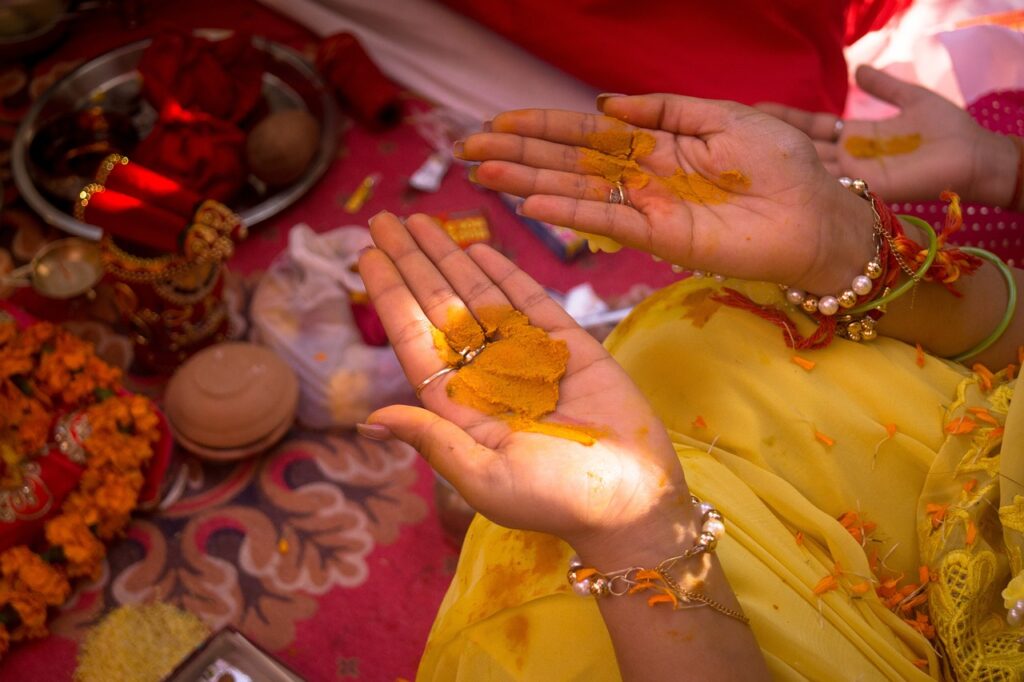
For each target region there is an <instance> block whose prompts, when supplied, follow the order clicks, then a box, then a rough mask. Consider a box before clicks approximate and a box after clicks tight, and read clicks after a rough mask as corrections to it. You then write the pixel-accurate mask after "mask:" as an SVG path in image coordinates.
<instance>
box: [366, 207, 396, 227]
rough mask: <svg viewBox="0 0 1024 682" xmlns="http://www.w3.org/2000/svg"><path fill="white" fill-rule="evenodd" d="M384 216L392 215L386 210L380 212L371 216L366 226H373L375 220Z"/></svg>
mask: <svg viewBox="0 0 1024 682" xmlns="http://www.w3.org/2000/svg"><path fill="white" fill-rule="evenodd" d="M383 215H391V213H390V211H388V210H387V209H385V210H383V211H378V212H377V213H374V214H373V215H372V216H370V219H369V220H367V221H366V224H367V225H373V222H374V221H375V220H377V218H380V217H381V216H383Z"/></svg>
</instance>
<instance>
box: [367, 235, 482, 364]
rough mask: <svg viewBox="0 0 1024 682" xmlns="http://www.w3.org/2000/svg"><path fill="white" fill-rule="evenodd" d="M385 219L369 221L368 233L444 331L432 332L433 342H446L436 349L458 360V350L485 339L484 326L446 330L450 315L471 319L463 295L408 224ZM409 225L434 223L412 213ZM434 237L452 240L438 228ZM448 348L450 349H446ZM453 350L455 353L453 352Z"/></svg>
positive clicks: (446, 357)
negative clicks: (454, 331) (446, 276)
mask: <svg viewBox="0 0 1024 682" xmlns="http://www.w3.org/2000/svg"><path fill="white" fill-rule="evenodd" d="M391 217H392V220H387V219H385V218H383V217H378V218H375V219H374V220H373V221H372V222H371V224H370V235H371V236H372V237H373V241H374V243H375V244H376V245H377V248H379V249H381V250H382V251H383V252H384V253H386V254H387V255H388V257H389V258H390V259H391V261H392V263H394V265H395V268H396V269H397V270H398V272H399V273H400V275H401V278H402V280H403V281H404V283H405V286H406V287H407V288H408V289H409V291H410V292H411V293H412V296H413V298H415V300H416V302H417V304H418V305H419V307H420V309H421V310H422V311H423V312H424V313H426V316H427V319H429V320H430V322H431V323H432V324H433V325H434V327H435V328H436V329H439V330H443V331H444V332H445V334H443V335H440V336H439V335H437V334H436V333H435V334H434V340H435V342H437V341H440V340H442V339H443V338H444V336H445V335H447V336H448V338H447V345H448V346H450V349H449V348H445V344H444V343H438V344H436V345H438V351H439V352H440V353H441V355H442V356H443V357H445V359H447V360H448V361H449V362H450V363H455V362H457V361H458V360H459V353H461V352H463V351H467V350H472V349H474V348H478V347H479V346H481V345H482V344H483V342H484V333H483V329H482V328H480V327H479V325H476V326H475V327H474V326H473V325H463V324H460V325H458V327H457V329H458V330H459V333H458V334H457V335H455V336H452V335H451V334H449V333H448V329H449V328H450V327H453V325H452V319H453V318H456V317H457V318H459V319H462V318H470V319H472V314H471V313H470V312H469V308H468V307H467V306H466V304H465V302H464V301H463V300H462V298H461V297H460V296H459V295H458V293H456V291H455V290H454V289H453V288H452V286H451V283H450V282H448V280H447V279H446V278H445V276H444V275H443V274H442V273H441V271H440V270H439V269H438V267H437V265H436V264H435V263H434V262H433V261H431V259H430V257H429V256H427V254H425V253H424V252H423V249H422V248H420V245H419V243H417V241H416V239H415V238H413V236H412V234H411V233H410V231H409V227H407V226H406V225H404V224H402V223H401V222H400V221H398V220H397V219H394V217H393V216H391ZM408 222H409V223H410V224H417V225H419V226H420V228H421V229H423V228H425V227H426V226H425V225H424V223H430V222H433V219H432V218H430V217H429V216H425V215H414V216H411V217H410V218H409V219H408ZM432 238H433V239H435V240H437V241H440V242H441V243H442V244H448V243H452V245H453V246H454V243H453V242H452V240H451V238H450V237H449V236H448V235H447V234H446V233H445V232H444V231H443V230H441V229H440V228H439V227H438V228H436V229H435V231H434V235H433V237H432ZM449 350H450V351H451V352H449ZM452 353H454V355H452Z"/></svg>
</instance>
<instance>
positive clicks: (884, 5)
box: [846, 0, 913, 45]
mask: <svg viewBox="0 0 1024 682" xmlns="http://www.w3.org/2000/svg"><path fill="white" fill-rule="evenodd" d="M912 2H913V0H848V2H847V5H846V44H847V45H852V44H853V43H855V42H856V41H857V40H859V39H860V38H862V37H863V36H865V35H867V34H868V33H870V32H871V31H877V30H878V29H880V28H882V27H883V26H885V25H886V23H888V21H889V20H890V19H892V18H893V17H894V16H896V15H897V14H899V13H900V12H902V11H903V10H905V9H907V8H908V7H910V5H911V3H912Z"/></svg>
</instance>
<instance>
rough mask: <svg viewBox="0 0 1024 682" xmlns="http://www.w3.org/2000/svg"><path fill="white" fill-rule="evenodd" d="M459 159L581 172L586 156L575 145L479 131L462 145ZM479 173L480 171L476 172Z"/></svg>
mask: <svg viewBox="0 0 1024 682" xmlns="http://www.w3.org/2000/svg"><path fill="white" fill-rule="evenodd" d="M459 158H461V159H464V160H466V161H483V162H488V161H511V162H513V163H519V164H523V165H525V166H531V167H533V168H546V169H548V170H557V171H568V172H579V171H580V170H581V169H582V167H583V166H582V162H583V157H582V154H581V151H580V150H579V149H578V148H577V147H575V146H570V145H565V144H559V143H557V142H548V141H546V140H538V139H535V138H532V137H524V136H521V135H507V134H497V133H480V134H477V135H470V136H469V137H467V138H466V139H465V141H464V142H463V144H462V152H461V154H460V156H459ZM477 172H478V174H479V170H478V171H477Z"/></svg>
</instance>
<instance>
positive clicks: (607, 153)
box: [579, 128, 750, 204]
mask: <svg viewBox="0 0 1024 682" xmlns="http://www.w3.org/2000/svg"><path fill="white" fill-rule="evenodd" d="M655 143H656V141H655V139H654V136H653V135H651V134H650V133H648V132H646V131H643V130H633V131H630V130H628V129H624V128H623V129H618V128H611V129H609V130H603V131H600V132H596V133H591V134H589V135H587V144H588V145H589V146H588V147H580V148H579V151H580V154H581V157H582V158H581V165H582V166H583V170H585V171H586V172H588V173H592V174H594V175H600V176H601V177H602V178H604V179H605V180H607V181H608V182H621V183H622V184H623V185H625V186H626V187H627V188H629V189H640V188H641V187H646V186H647V183H648V182H650V180H651V177H652V176H651V175H650V174H649V173H647V172H646V171H644V170H643V169H642V168H640V164H639V163H638V160H639V159H642V158H644V157H645V156H649V155H650V154H651V153H652V152H654V148H655ZM654 177H657V179H658V180H660V181H661V182H662V184H663V185H665V186H666V187H667V188H668V189H670V190H671V191H672V192H673V193H674V194H675V195H676V196H678V197H679V198H680V199H682V200H684V201H692V202H696V203H700V204H721V203H723V202H725V201H727V200H728V198H729V194H730V192H732V191H735V190H737V189H743V188H747V187H749V186H750V180H749V178H747V176H745V175H744V174H743V173H741V172H740V171H738V170H727V171H724V172H723V173H720V174H719V176H718V182H712V181H711V180H708V179H707V178H705V177H704V176H703V175H701V174H700V173H686V172H684V171H683V170H682V169H680V168H677V169H676V171H675V173H673V174H672V175H670V176H654Z"/></svg>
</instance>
